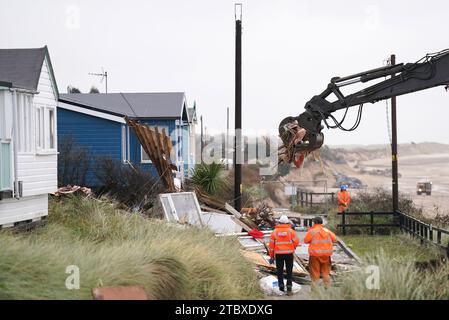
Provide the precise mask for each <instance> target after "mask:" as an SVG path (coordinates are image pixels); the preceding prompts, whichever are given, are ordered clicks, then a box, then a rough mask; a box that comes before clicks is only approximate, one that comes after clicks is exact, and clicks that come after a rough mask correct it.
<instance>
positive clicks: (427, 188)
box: [416, 181, 432, 196]
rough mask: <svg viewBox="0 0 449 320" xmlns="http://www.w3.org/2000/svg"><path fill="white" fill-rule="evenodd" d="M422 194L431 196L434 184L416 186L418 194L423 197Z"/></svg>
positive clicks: (422, 183) (427, 183) (424, 183)
mask: <svg viewBox="0 0 449 320" xmlns="http://www.w3.org/2000/svg"><path fill="white" fill-rule="evenodd" d="M422 193H425V194H427V195H428V196H430V194H431V193H432V182H430V181H427V182H418V183H417V184H416V194H417V195H421V194H422Z"/></svg>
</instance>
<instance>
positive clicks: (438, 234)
mask: <svg viewBox="0 0 449 320" xmlns="http://www.w3.org/2000/svg"><path fill="white" fill-rule="evenodd" d="M437 243H438V244H441V231H440V230H438V231H437Z"/></svg>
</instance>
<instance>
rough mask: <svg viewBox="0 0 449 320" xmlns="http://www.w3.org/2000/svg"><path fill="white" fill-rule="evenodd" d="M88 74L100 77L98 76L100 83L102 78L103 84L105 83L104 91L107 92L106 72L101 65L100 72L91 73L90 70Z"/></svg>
mask: <svg viewBox="0 0 449 320" xmlns="http://www.w3.org/2000/svg"><path fill="white" fill-rule="evenodd" d="M89 75H91V76H97V77H101V78H100V83H102V82H103V80H106V81H105V84H106V91H105V92H106V93H108V72H107V71H104V69H103V67H101V73H92V72H90V73H89Z"/></svg>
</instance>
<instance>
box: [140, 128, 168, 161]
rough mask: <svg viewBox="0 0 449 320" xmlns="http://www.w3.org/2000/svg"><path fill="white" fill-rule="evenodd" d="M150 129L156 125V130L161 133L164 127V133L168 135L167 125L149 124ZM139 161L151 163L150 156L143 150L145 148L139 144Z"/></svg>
mask: <svg viewBox="0 0 449 320" xmlns="http://www.w3.org/2000/svg"><path fill="white" fill-rule="evenodd" d="M149 127H150V128H151V129H153V130H154V129H155V128H156V127H157V130H158V131H159V132H160V133H162V130H163V129H165V134H166V135H169V132H168V126H151V125H149ZM140 162H141V163H152V161H151V159H150V156H149V155H148V154H147V153H146V152H145V150H144V149H143V148H142V146H140Z"/></svg>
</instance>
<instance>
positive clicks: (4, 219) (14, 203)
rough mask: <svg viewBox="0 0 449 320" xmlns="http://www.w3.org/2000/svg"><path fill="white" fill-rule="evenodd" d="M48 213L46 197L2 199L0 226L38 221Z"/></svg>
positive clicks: (45, 195)
mask: <svg viewBox="0 0 449 320" xmlns="http://www.w3.org/2000/svg"><path fill="white" fill-rule="evenodd" d="M47 213H48V195H47V194H41V195H39V196H33V197H24V198H20V199H19V200H17V199H14V198H13V199H3V200H1V201H0V226H7V225H9V224H13V223H14V222H19V221H25V220H34V219H39V218H40V217H42V216H45V215H47Z"/></svg>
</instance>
